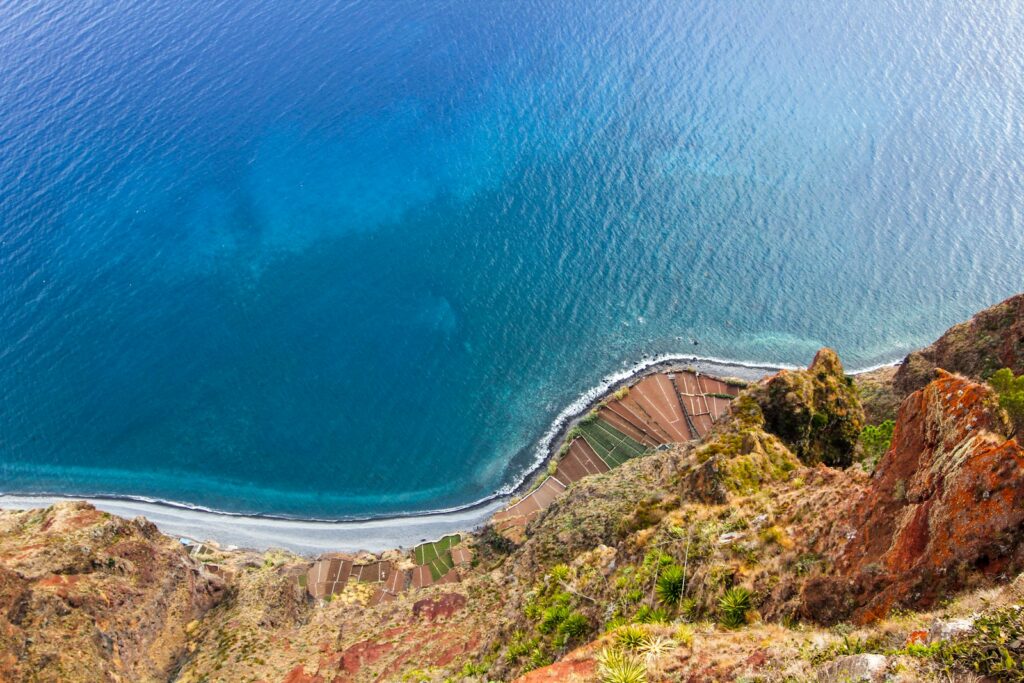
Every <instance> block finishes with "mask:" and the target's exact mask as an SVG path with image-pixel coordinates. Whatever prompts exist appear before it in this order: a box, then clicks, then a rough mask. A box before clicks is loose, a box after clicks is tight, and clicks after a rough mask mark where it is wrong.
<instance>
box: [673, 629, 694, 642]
mask: <svg viewBox="0 0 1024 683" xmlns="http://www.w3.org/2000/svg"><path fill="white" fill-rule="evenodd" d="M693 635H694V632H693V627H692V626H690V625H689V624H679V626H676V631H675V633H673V634H672V637H673V638H674V639H675V641H676V642H677V643H679V644H680V645H683V646H685V647H690V646H691V645H693Z"/></svg>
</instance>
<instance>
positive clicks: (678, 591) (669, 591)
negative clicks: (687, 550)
mask: <svg viewBox="0 0 1024 683" xmlns="http://www.w3.org/2000/svg"><path fill="white" fill-rule="evenodd" d="M684 588H686V575H685V574H684V573H683V568H682V567H680V566H679V565H678V564H672V565H669V566H668V567H665V568H664V569H663V570H661V575H660V576H658V585H657V588H656V590H657V592H658V600H660V601H661V602H663V603H665V604H666V605H675V604H676V603H678V602H679V600H680V599H681V598H682V597H683V589H684Z"/></svg>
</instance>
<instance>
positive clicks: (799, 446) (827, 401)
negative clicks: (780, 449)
mask: <svg viewBox="0 0 1024 683" xmlns="http://www.w3.org/2000/svg"><path fill="white" fill-rule="evenodd" d="M752 397H753V399H754V400H755V401H756V402H757V403H758V405H759V406H760V408H761V413H762V415H763V416H764V424H765V428H766V429H767V431H769V432H771V433H772V434H775V435H776V436H778V437H779V438H780V439H782V441H783V442H784V443H785V444H786V446H787V447H788V448H789V449H790V450H792V451H793V453H794V454H796V456H797V457H798V458H799V459H800V461H801V462H804V463H806V464H808V465H815V464H818V463H825V464H826V465H830V466H833V467H848V466H850V465H851V464H852V463H853V454H854V448H855V446H856V444H857V437H858V435H859V434H860V431H861V429H863V427H864V421H865V418H864V408H863V406H862V405H861V402H860V397H859V396H858V393H857V389H856V388H855V387H854V385H853V382H852V380H851V379H850V378H848V377H847V376H846V374H845V373H844V372H843V365H842V363H841V362H840V361H839V356H837V355H836V352H835V351H833V350H831V349H822V350H821V351H819V352H818V353H817V355H816V356H815V357H814V361H813V362H812V363H811V365H810V367H808V368H807V369H806V370H796V371H788V370H783V371H782V372H779V373H778V374H776V375H773V376H772V377H770V378H769V379H768V380H766V381H765V382H764V383H762V384H761V385H759V386H758V387H757V388H755V389H754V391H753V392H752Z"/></svg>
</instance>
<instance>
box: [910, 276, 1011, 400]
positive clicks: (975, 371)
mask: <svg viewBox="0 0 1024 683" xmlns="http://www.w3.org/2000/svg"><path fill="white" fill-rule="evenodd" d="M1004 367H1007V368H1010V369H1011V370H1013V373H1014V374H1015V375H1020V374H1024V294H1017V295H1016V296H1012V297H1010V298H1009V299H1007V300H1006V301H1003V302H1001V303H998V304H996V305H995V306H992V307H990V308H986V309H985V310H983V311H981V312H980V313H978V314H977V315H975V316H974V317H973V318H971V319H970V320H968V321H967V322H964V323H960V324H959V325H954V326H953V327H951V328H950V329H949V330H947V331H946V333H945V334H943V335H942V336H941V337H939V339H938V340H937V341H936V342H935V343H934V344H932V345H930V346H928V347H925V348H923V349H921V350H920V351H914V352H913V353H911V354H910V355H908V356H907V357H906V359H905V360H904V361H903V364H902V365H901V366H900V368H899V370H898V371H897V372H896V377H895V379H894V381H893V383H894V386H895V387H896V390H897V391H898V392H899V393H900V395H902V396H906V395H907V394H909V393H911V392H913V391H917V390H918V389H921V388H922V387H924V386H925V385H926V384H928V382H930V381H932V379H934V377H935V369H936V368H942V369H943V370H946V371H948V372H955V373H959V374H961V375H966V376H968V377H973V378H975V379H981V378H985V377H988V376H989V375H990V374H992V373H993V372H994V371H996V370H998V369H1000V368H1004Z"/></svg>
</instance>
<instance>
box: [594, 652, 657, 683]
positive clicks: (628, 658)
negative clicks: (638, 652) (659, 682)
mask: <svg viewBox="0 0 1024 683" xmlns="http://www.w3.org/2000/svg"><path fill="white" fill-rule="evenodd" d="M597 675H598V676H599V677H600V679H601V683H646V681H647V667H646V666H645V665H644V663H643V662H642V661H641V660H640V659H639V658H637V657H634V656H632V655H630V654H628V653H625V652H622V651H621V650H611V649H605V650H602V651H601V654H600V655H598V658H597Z"/></svg>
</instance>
